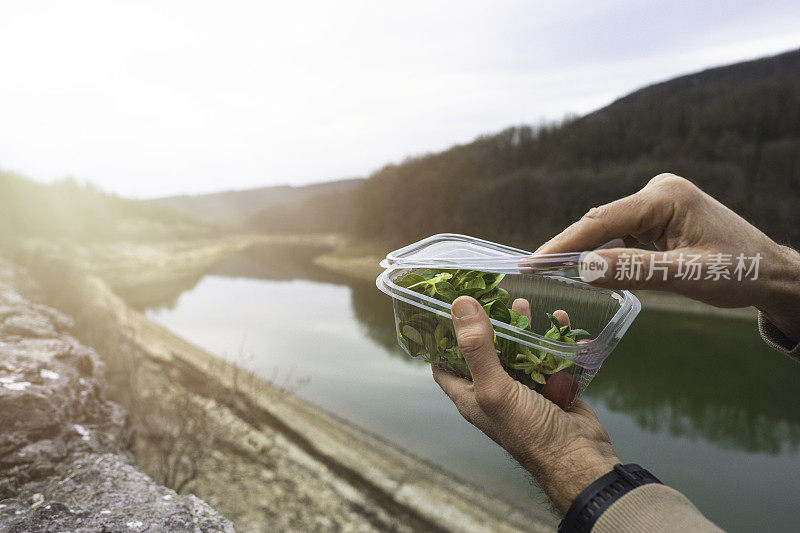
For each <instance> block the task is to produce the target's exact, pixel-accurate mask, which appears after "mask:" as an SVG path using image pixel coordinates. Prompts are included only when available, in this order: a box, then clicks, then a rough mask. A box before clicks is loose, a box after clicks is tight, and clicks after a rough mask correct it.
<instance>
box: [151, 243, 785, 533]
mask: <svg viewBox="0 0 800 533" xmlns="http://www.w3.org/2000/svg"><path fill="white" fill-rule="evenodd" d="M313 253H314V251H313V250H308V249H302V250H300V249H292V248H288V247H274V246H273V247H264V248H259V249H253V250H249V251H248V252H245V253H243V254H240V255H239V256H236V257H233V258H231V259H230V260H228V261H226V262H225V263H224V264H222V265H220V266H219V267H218V268H217V269H216V270H215V271H214V272H210V273H209V274H208V275H207V276H206V277H204V278H203V279H202V280H200V282H199V283H198V284H197V285H196V286H195V287H193V288H190V289H188V290H186V291H185V292H183V293H182V294H180V295H179V296H178V297H177V298H173V299H172V301H170V302H164V303H163V304H162V305H160V306H155V307H152V308H151V309H150V310H148V315H149V316H150V317H151V318H153V319H155V320H156V321H158V322H160V323H162V324H164V325H166V326H167V327H169V328H170V329H172V330H173V331H175V332H177V333H178V334H181V335H183V336H184V337H186V338H188V339H189V340H191V341H193V342H195V343H196V344H198V345H200V346H203V347H205V348H207V349H209V350H211V351H213V352H215V353H217V354H220V355H223V356H226V357H232V358H234V359H235V358H237V357H239V354H240V353H242V352H244V353H251V354H252V356H251V357H248V358H246V364H247V365H248V366H250V367H251V368H253V369H254V370H256V371H257V372H259V373H260V374H262V375H264V376H265V377H268V378H272V377H274V378H275V379H276V380H277V381H279V382H282V383H296V382H298V380H305V379H306V378H307V379H308V380H309V382H308V383H307V384H306V385H304V386H302V387H301V388H299V389H298V391H297V393H298V394H299V395H300V396H302V397H304V398H305V399H307V400H309V401H311V402H314V403H316V404H317V405H320V406H321V407H323V408H325V409H328V410H330V411H332V412H334V413H336V414H337V415H339V416H341V417H344V418H346V419H349V420H351V421H353V422H354V423H355V424H357V425H359V426H361V427H363V428H365V429H367V430H369V431H371V432H373V433H376V434H378V435H380V436H382V437H383V438H385V439H387V440H389V441H391V442H394V443H396V444H398V445H400V446H402V447H403V448H405V449H407V450H410V451H412V452H413V453H415V454H416V455H418V456H420V457H422V458H424V459H426V460H429V461H431V462H433V463H435V464H437V465H440V466H442V467H443V468H445V469H447V470H449V471H451V472H453V473H454V474H456V475H457V476H459V477H461V478H463V479H467V480H469V481H471V482H472V483H474V484H476V485H479V486H482V487H484V488H485V489H487V490H489V491H491V492H493V493H495V494H497V495H499V496H500V497H502V498H505V499H506V500H508V501H509V502H511V503H514V504H516V505H519V506H523V507H524V506H541V505H542V499H543V498H542V495H541V493H540V492H539V491H538V489H537V488H536V487H535V485H533V484H532V483H531V482H530V479H529V477H528V476H527V474H525V473H524V472H523V471H521V469H519V467H516V466H515V465H514V463H513V462H512V461H511V460H510V459H509V458H508V457H507V456H506V455H505V453H504V452H503V451H502V450H501V449H499V448H498V447H497V446H496V445H495V444H494V443H493V442H491V441H490V440H489V439H487V438H486V437H484V436H483V435H482V434H481V433H480V432H478V431H477V430H475V429H474V428H472V427H471V426H470V425H469V424H467V423H466V422H464V421H463V420H462V419H461V418H460V417H459V416H458V413H457V412H456V410H455V408H454V407H453V406H452V405H451V403H450V402H449V400H447V398H446V397H445V396H444V395H443V394H442V393H441V391H440V390H439V389H438V387H437V386H436V385H435V383H433V381H432V379H431V377H430V370H429V368H428V366H427V365H425V364H423V363H419V362H417V361H415V360H412V359H410V358H409V357H408V356H406V355H405V353H404V352H402V351H401V350H400V349H399V348H398V347H397V345H396V342H397V341H396V339H395V336H394V322H393V315H392V306H391V302H390V300H389V298H388V297H387V296H385V295H384V294H382V293H380V292H379V291H378V290H377V289H376V288H375V285H374V284H373V283H371V282H368V281H354V280H351V279H349V278H345V277H341V276H337V275H333V274H330V273H328V272H327V271H324V270H322V269H319V268H315V267H314V266H313V265H312V264H311V262H310V260H309V259H310V257H311V256H313ZM584 398H585V399H586V400H587V401H588V402H589V403H590V404H591V405H592V406H593V407H594V408H595V410H596V411H597V412H598V415H599V416H600V419H601V421H602V422H603V424H604V425H605V427H606V429H607V430H608V432H609V434H610V435H611V437H612V440H613V442H614V446H615V448H616V450H617V452H618V454H619V456H620V457H621V458H622V460H623V461H625V462H636V463H639V464H642V465H644V466H645V467H647V468H649V469H650V470H651V471H653V472H654V473H655V474H656V475H657V476H659V477H660V478H661V480H662V481H664V482H665V483H667V484H669V485H671V486H673V487H675V488H676V489H678V490H680V491H682V492H684V493H685V494H686V495H687V496H688V497H689V498H690V499H692V501H693V502H694V503H695V504H696V505H697V506H698V507H699V508H700V509H701V511H703V512H704V513H705V514H706V515H707V516H709V517H710V518H711V519H713V520H714V521H716V522H717V523H718V524H719V525H721V526H722V527H724V528H726V529H728V530H731V531H753V530H769V531H793V530H795V529H796V524H795V520H794V519H793V518H792V516H793V513H792V512H793V510H794V509H795V506H796V504H797V503H799V502H800V498H798V497H797V496H796V492H795V491H796V490H797V489H798V488H800V449H799V448H798V445H799V444H800V410H799V409H798V408H797V407H796V404H797V400H798V399H800V365H798V364H797V363H795V362H793V361H791V360H789V359H788V358H786V357H785V356H782V355H780V354H777V353H774V352H772V351H771V350H770V349H769V348H767V347H766V345H765V344H764V343H763V342H762V341H761V339H760V338H759V336H758V334H757V332H756V327H755V324H754V323H751V322H745V321H739V320H730V319H720V318H712V317H698V316H688V315H686V316H684V315H679V314H674V313H658V312H651V311H648V310H647V309H645V310H644V311H643V312H642V313H641V314H640V315H639V317H638V318H637V319H636V321H635V322H634V325H633V326H632V327H631V329H630V330H629V332H628V333H627V335H626V336H625V338H624V339H623V340H622V342H621V343H620V344H619V346H618V347H617V349H616V350H615V351H614V353H613V354H612V355H611V357H609V359H608V360H607V362H606V363H605V364H604V365H603V367H602V369H601V370H600V372H599V373H598V375H597V377H596V378H595V380H594V381H593V382H592V383H591V385H590V386H589V389H588V390H587V391H586V393H585V395H584Z"/></svg>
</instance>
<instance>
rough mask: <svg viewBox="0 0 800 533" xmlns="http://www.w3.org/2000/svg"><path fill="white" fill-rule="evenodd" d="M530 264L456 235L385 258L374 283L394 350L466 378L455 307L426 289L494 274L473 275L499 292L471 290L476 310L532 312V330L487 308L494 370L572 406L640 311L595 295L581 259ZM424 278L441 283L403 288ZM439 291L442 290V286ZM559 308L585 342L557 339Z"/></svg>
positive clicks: (618, 296) (627, 298)
mask: <svg viewBox="0 0 800 533" xmlns="http://www.w3.org/2000/svg"><path fill="white" fill-rule="evenodd" d="M531 256H532V253H531V252H526V251H524V250H519V249H516V248H511V247H508V246H503V245H500V244H497V243H493V242H489V241H484V240H481V239H476V238H474V237H468V236H465V235H456V234H439V235H433V236H431V237H428V238H427V239H423V240H421V241H419V242H416V243H414V244H411V245H409V246H406V247H404V248H401V249H399V250H395V251H394V252H391V253H390V254H389V255H387V256H386V259H385V260H383V261H382V262H381V266H383V267H384V268H385V269H386V270H384V272H383V273H382V274H381V275H380V276H378V279H377V281H376V283H377V286H378V288H379V289H380V290H381V291H383V292H385V293H386V294H388V295H389V296H391V297H392V301H393V304H394V316H395V326H396V330H397V340H398V343H399V344H400V346H401V347H402V348H403V349H404V350H405V351H406V352H407V353H408V354H409V355H411V356H412V357H419V358H422V359H424V360H426V361H428V362H430V363H432V364H438V365H442V366H444V367H446V368H448V369H450V370H451V371H453V372H455V373H456V374H458V375H461V376H463V377H466V378H469V377H470V374H469V368H467V365H466V363H465V361H464V359H463V357H462V356H461V353H460V352H459V351H458V347H457V344H456V342H455V335H454V332H453V323H452V320H451V318H450V308H451V304H450V303H449V302H448V301H447V300H450V301H452V300H451V299H450V297H451V296H453V294H452V293H449V292H448V291H445V292H444V293H439V292H435V293H434V294H432V295H431V294H429V293H426V292H425V288H426V287H430V285H431V282H432V281H433V282H435V281H436V280H440V281H448V283H449V282H450V281H453V282H454V284H455V285H457V286H459V287H466V286H467V285H466V284H465V283H463V280H464V279H465V278H464V276H466V275H467V274H465V272H466V271H478V272H481V273H491V274H497V276H492V275H491V274H488V275H486V274H473V276H479V277H482V279H483V281H482V282H479V283H478V284H477V285H486V286H487V287H488V286H492V284H493V283H494V282H496V281H497V278H502V279H501V280H500V281H499V283H497V285H496V287H493V289H502V290H501V291H495V292H494V293H491V294H484V295H481V291H482V290H483V289H480V288H477V289H476V292H475V294H473V295H477V296H476V297H478V298H479V300H481V299H482V302H483V301H491V299H492V298H493V297H494V296H497V295H501V296H500V297H499V299H501V300H505V301H503V304H505V306H506V308H508V307H510V306H511V302H513V301H514V300H515V299H517V298H524V299H526V300H528V301H529V302H530V306H531V320H530V323H529V324H528V325H527V326H526V327H525V328H524V329H522V328H520V327H517V325H519V324H520V322H515V319H514V318H513V316H511V318H509V316H506V313H505V312H504V311H503V310H502V309H500V308H499V307H491V305H494V306H499V305H500V304H498V303H493V304H491V303H490V304H489V305H490V307H489V309H490V311H491V316H496V317H498V318H492V319H491V322H492V325H493V326H494V330H495V348H496V349H497V352H498V357H499V358H500V361H501V363H502V364H503V366H504V367H505V369H506V371H507V372H508V373H509V375H511V376H512V377H513V378H515V379H516V380H518V381H520V382H522V383H524V384H525V385H527V386H528V387H530V388H532V389H534V390H537V391H539V392H542V394H544V395H545V396H546V397H547V398H548V399H550V400H552V401H553V402H554V403H556V404H558V405H559V406H560V407H562V408H563V409H568V408H569V407H571V406H572V404H573V403H574V402H575V400H577V398H579V397H580V395H581V393H582V392H583V391H584V390H585V389H586V387H587V386H588V385H589V383H590V382H591V380H592V379H593V378H594V376H595V374H596V373H597V371H598V369H599V368H600V366H601V365H602V364H603V361H605V359H606V357H608V355H609V354H610V353H611V352H612V350H613V349H614V348H615V347H616V345H617V343H618V342H619V341H620V339H621V338H622V336H623V335H624V334H625V332H626V331H627V329H628V327H629V326H630V325H631V323H632V322H633V319H634V318H635V317H636V315H637V314H638V313H639V311H640V309H641V304H640V303H639V300H638V299H637V298H636V297H635V296H634V295H633V294H631V293H630V292H628V291H618V290H610V289H602V288H597V287H593V286H591V285H589V284H587V283H585V282H583V281H581V277H580V273H579V272H578V265H579V260H580V256H581V253H580V252H576V253H569V254H552V255H544V256H543V255H539V256H536V257H535V258H532V257H531ZM409 274H416V275H417V276H408V275H409ZM423 275H426V276H428V277H429V278H431V277H432V276H434V275H439V277H438V278H432V279H429V280H426V283H422V282H418V283H416V284H413V285H411V286H410V287H408V285H409V284H411V282H412V281H414V280H419V279H424V278H422V276H423ZM448 275H449V276H450V277H448ZM454 275H455V276H456V277H453V276H454ZM407 276H408V277H407ZM403 285H406V286H403ZM441 287H443V290H444V288H446V285H443V286H441ZM428 292H431V291H428ZM504 293H507V294H508V297H507V298H505V295H504ZM443 294H444V297H443ZM557 309H563V310H565V311H566V312H567V314H568V315H569V318H570V324H571V327H573V328H580V329H582V330H585V331H586V332H587V334H579V335H577V336H575V337H570V338H567V337H564V336H562V335H560V333H562V332H559V331H554V328H553V327H552V324H551V319H550V318H549V317H548V315H547V314H548V313H553V312H554V311H556V310H557ZM512 315H513V314H512ZM508 322H513V323H515V324H517V325H512V324H511V323H508ZM566 333H567V334H569V332H568V331H567V332H566ZM576 339H577V340H576Z"/></svg>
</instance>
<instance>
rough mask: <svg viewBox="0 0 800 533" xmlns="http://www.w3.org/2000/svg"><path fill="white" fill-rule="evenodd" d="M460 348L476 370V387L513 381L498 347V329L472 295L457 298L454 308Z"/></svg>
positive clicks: (496, 385)
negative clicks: (502, 362) (496, 341)
mask: <svg viewBox="0 0 800 533" xmlns="http://www.w3.org/2000/svg"><path fill="white" fill-rule="evenodd" d="M452 316H453V327H454V329H455V333H456V340H457V341H458V348H459V350H461V354H462V355H463V356H464V360H465V361H466V362H467V366H469V371H470V373H472V379H473V381H474V382H475V387H476V388H481V387H485V388H491V387H503V386H506V385H508V384H509V383H511V382H512V380H511V377H510V376H509V375H508V374H506V372H505V370H503V367H502V365H501V364H500V360H499V359H498V358H497V352H496V351H495V347H494V330H493V329H492V324H491V323H490V322H489V317H488V316H486V312H484V310H483V308H482V307H481V306H480V304H479V303H478V302H477V301H476V300H475V299H474V298H470V297H469V296H461V297H459V298H456V300H455V301H454V302H453V307H452Z"/></svg>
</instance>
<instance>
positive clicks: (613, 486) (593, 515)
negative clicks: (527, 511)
mask: <svg viewBox="0 0 800 533" xmlns="http://www.w3.org/2000/svg"><path fill="white" fill-rule="evenodd" d="M648 483H661V481H659V480H658V478H657V477H656V476H654V475H653V474H651V473H650V472H648V471H647V470H645V469H644V468H642V467H641V466H639V465H635V464H629V465H623V464H621V463H617V464H616V465H614V469H613V470H612V471H611V472H609V473H608V474H605V475H604V476H602V477H601V478H600V479H598V480H597V481H595V482H594V483H592V484H591V485H589V486H588V487H586V489H584V491H583V492H581V493H580V494H579V495H578V497H577V498H575V501H574V502H572V505H570V507H569V510H568V511H567V514H566V516H564V520H562V521H561V523H560V524H559V525H558V531H559V533H579V532H580V533H583V532H586V531H591V529H592V527H594V524H595V522H597V519H598V518H600V515H601V514H603V512H604V511H605V510H606V509H608V508H609V507H611V504H613V503H614V502H616V501H617V500H619V499H620V498H621V497H622V496H624V495H625V494H627V493H628V492H630V491H632V490H633V489H635V488H636V487H641V486H642V485H647V484H648Z"/></svg>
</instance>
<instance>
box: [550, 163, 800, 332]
mask: <svg viewBox="0 0 800 533" xmlns="http://www.w3.org/2000/svg"><path fill="white" fill-rule="evenodd" d="M615 238H621V239H623V240H624V241H625V243H626V246H633V245H634V244H635V243H636V242H639V243H641V244H650V243H653V244H654V245H655V247H656V249H657V250H659V251H658V252H653V251H648V250H642V249H638V248H612V249H604V250H596V251H595V252H593V253H592V254H597V255H599V256H600V257H601V258H602V260H604V261H605V262H606V263H607V264H608V269H607V270H606V271H605V275H602V276H601V277H599V278H598V279H595V280H593V281H591V283H592V285H596V286H600V287H608V288H617V289H656V290H663V291H670V292H676V293H679V294H683V295H685V296H688V297H690V298H694V299H696V300H700V301H703V302H706V303H709V304H712V305H716V306H718V307H746V306H750V305H752V306H755V307H757V308H758V309H760V310H761V311H763V312H764V313H765V314H766V316H767V318H768V319H769V320H770V321H771V322H772V323H773V324H774V325H775V326H777V327H778V329H780V330H781V331H782V332H783V333H785V334H786V335H787V336H788V337H789V338H791V339H792V340H793V341H795V342H798V341H800V254H798V252H796V251H795V250H792V249H791V248H788V247H786V246H780V245H778V244H777V243H775V242H774V241H773V240H771V239H770V238H769V237H767V236H766V235H765V234H764V233H762V232H761V231H759V230H758V229H757V228H755V227H754V226H752V225H751V224H749V223H748V222H747V221H745V220H744V219H743V218H742V217H740V216H739V215H737V214H736V213H734V212H733V211H731V210H730V209H728V208H727V207H725V206H724V205H722V204H721V203H720V202H718V201H717V200H715V199H714V198H712V197H711V196H709V195H708V194H706V193H704V192H703V191H701V190H700V189H699V188H698V187H697V186H695V185H694V184H693V183H691V182H690V181H688V180H686V179H684V178H681V177H679V176H675V175H674V174H660V175H658V176H656V177H655V178H653V179H652V180H650V182H649V183H648V184H647V185H646V186H645V187H644V188H643V189H642V190H640V191H638V192H637V193H635V194H632V195H631V196H627V197H625V198H622V199H620V200H616V201H614V202H611V203H609V204H606V205H603V206H600V207H595V208H592V209H591V210H590V211H589V212H588V213H586V214H585V215H584V216H583V218H581V219H580V220H579V221H578V222H575V223H574V224H572V225H571V226H569V227H568V228H567V229H565V230H564V231H563V232H561V233H560V234H558V235H556V236H555V237H553V238H552V239H550V240H549V241H547V242H546V243H545V244H543V245H542V246H541V247H540V248H539V249H538V250H536V253H537V254H540V253H541V254H551V253H559V252H572V251H580V250H592V249H594V248H596V247H598V246H600V245H602V244H603V243H605V242H608V241H610V240H612V239H615ZM592 254H588V255H587V256H585V257H584V261H592V260H594V261H597V260H598V258H597V257H596V256H594V257H593V256H592ZM717 254H722V256H719V255H717ZM698 255H699V256H700V257H699V258H698V257H697V256H698ZM740 255H741V256H742V257H743V258H744V259H745V260H746V264H747V266H751V265H752V263H753V261H757V262H758V276H757V278H756V279H752V278H753V274H754V272H753V271H750V272H749V273H744V272H742V273H744V274H747V275H745V276H743V279H742V280H741V281H740V280H738V279H737V278H738V277H740V276H739V273H738V272H735V268H736V266H737V261H738V258H739V257H740ZM756 257H759V259H758V260H754V259H753V258H756ZM690 259H693V260H694V261H695V262H696V263H698V264H699V265H700V270H701V277H700V279H691V278H693V277H695V276H687V275H686V274H687V273H688V269H689V268H690V266H689V265H688V261H689V260H690ZM720 261H728V262H729V263H728V265H729V276H730V279H724V278H720V279H714V278H715V277H717V276H715V275H713V274H712V275H711V276H709V268H710V267H711V266H712V264H714V263H715V262H716V263H717V264H719V262H720ZM632 265H639V267H638V269H639V270H638V276H637V275H634V274H636V272H635V270H634V269H633V268H631V266H632ZM651 267H652V268H651ZM625 268H627V274H628V275H627V276H624V275H621V274H622V270H624V269H625ZM664 268H665V269H664Z"/></svg>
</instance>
